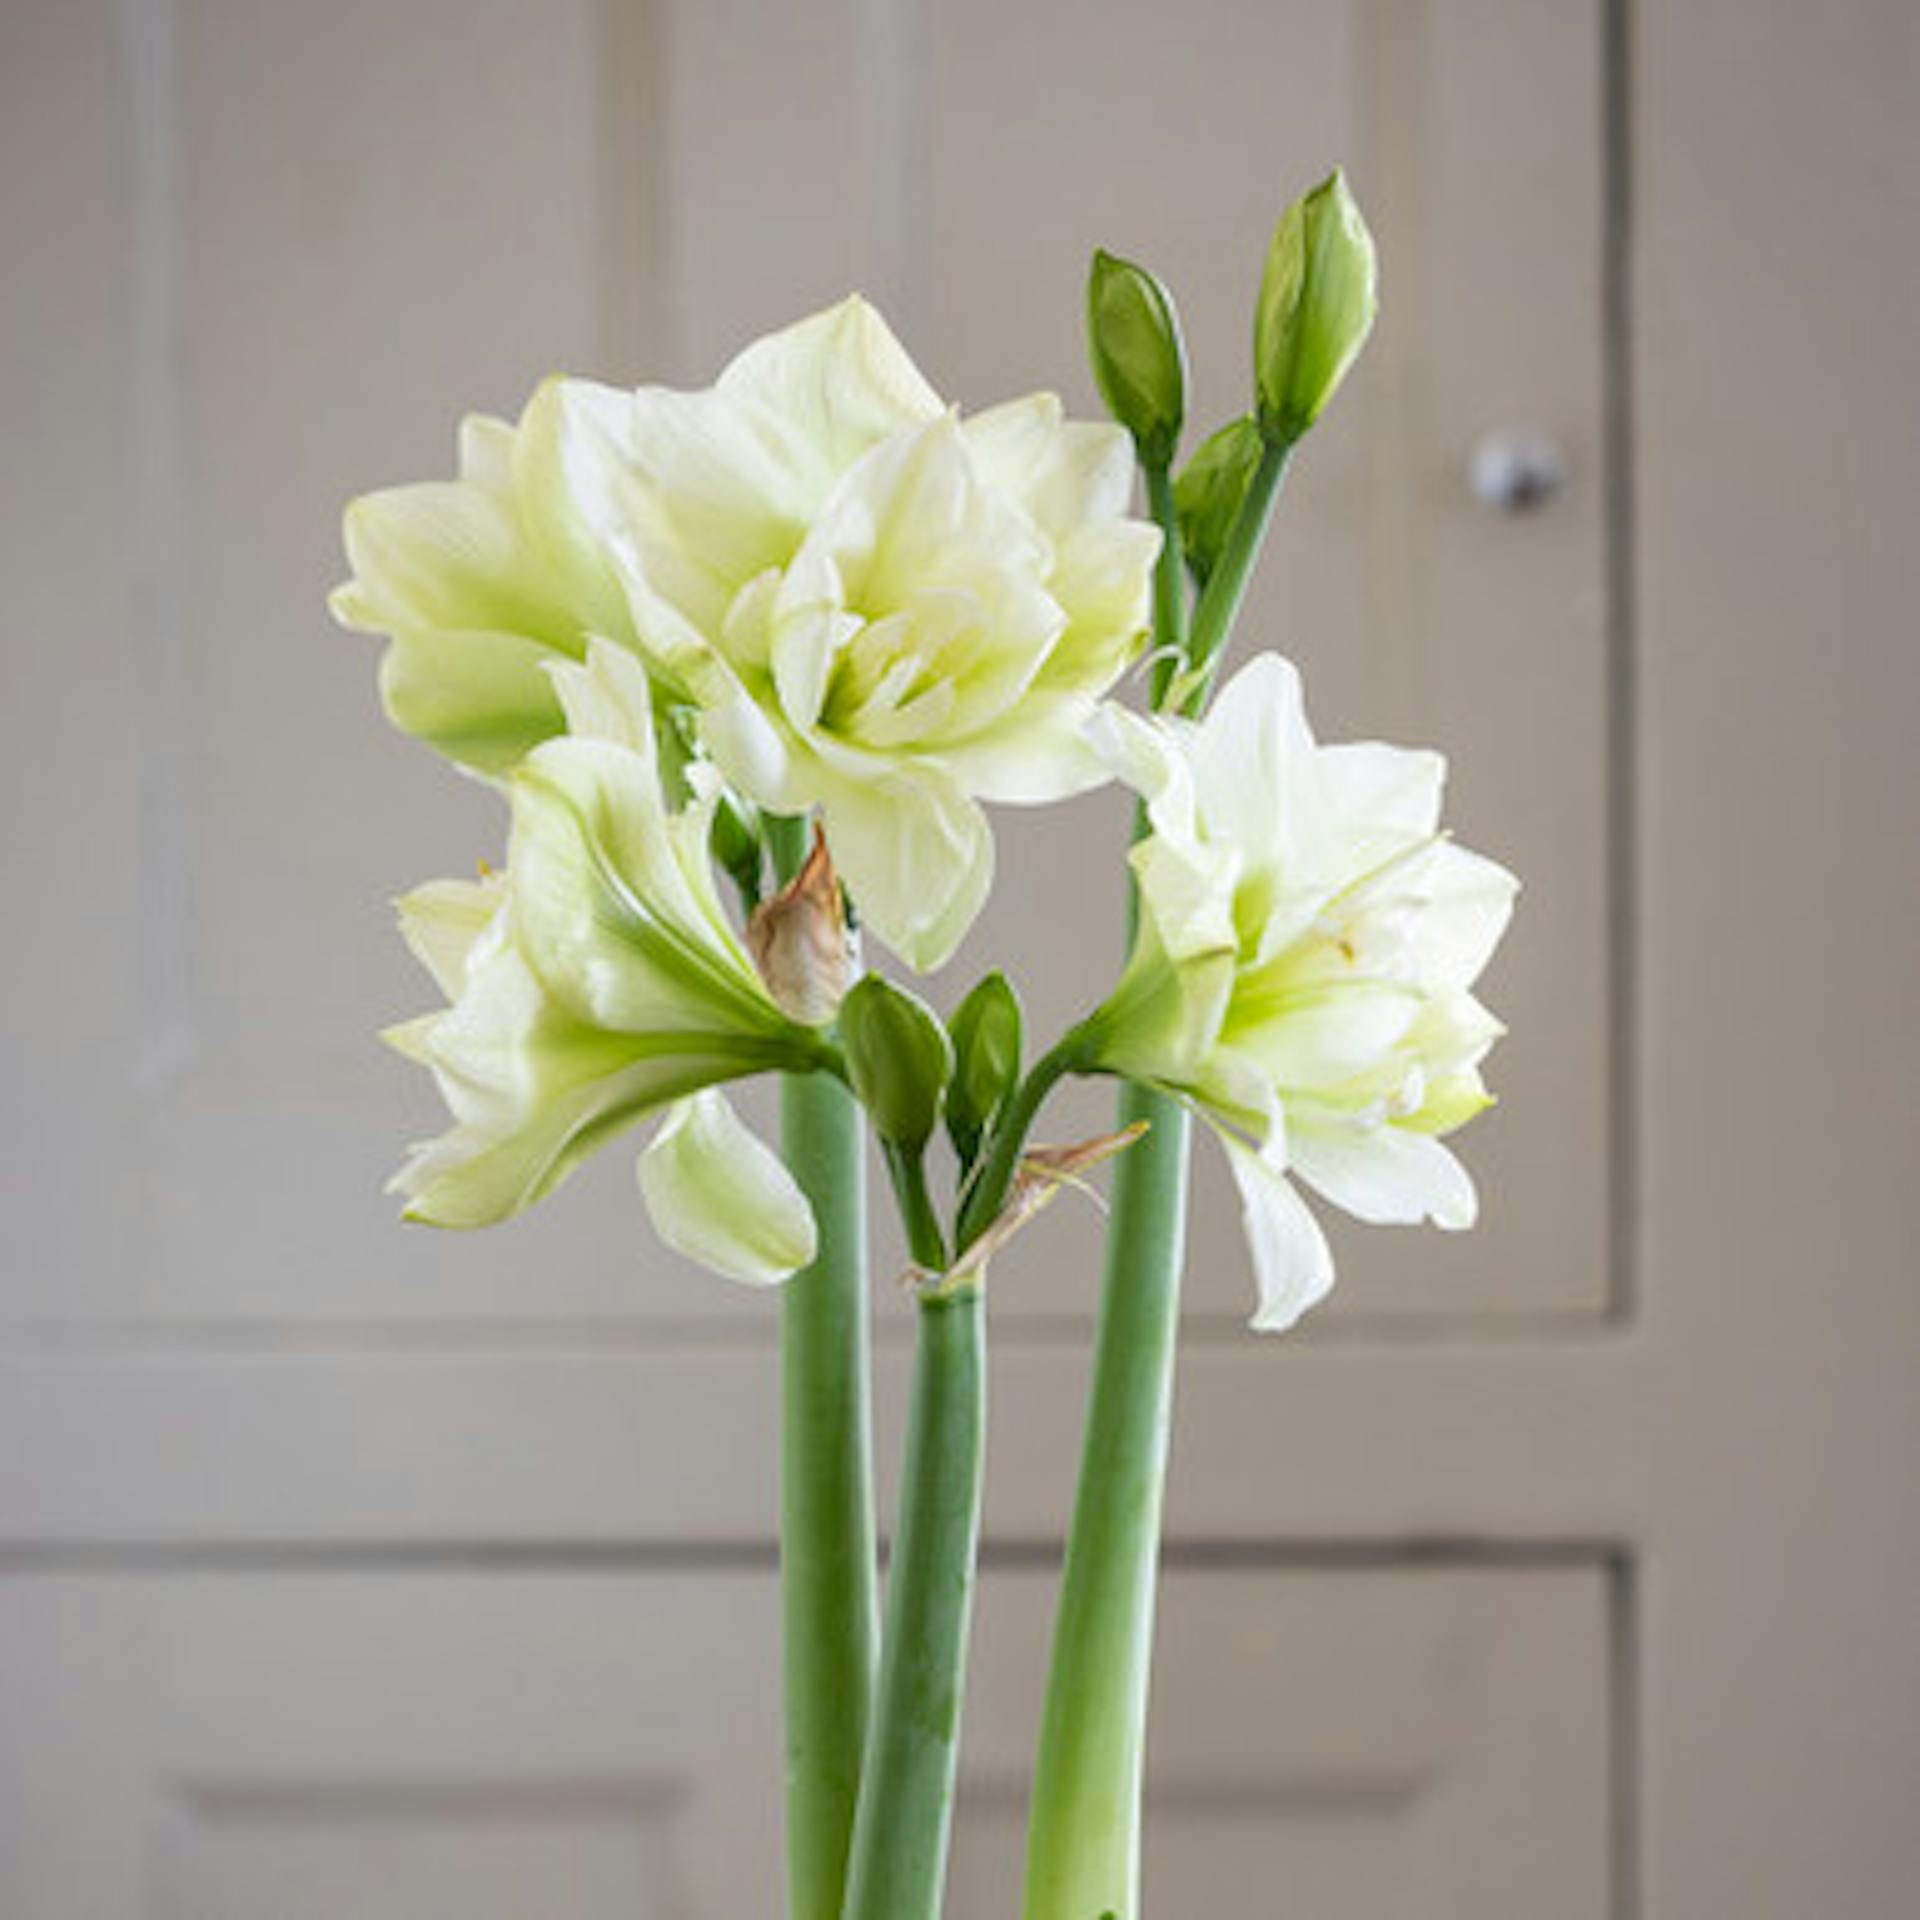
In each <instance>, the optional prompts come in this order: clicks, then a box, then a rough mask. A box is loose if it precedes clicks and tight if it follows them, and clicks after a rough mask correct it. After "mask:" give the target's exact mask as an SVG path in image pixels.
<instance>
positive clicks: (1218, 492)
mask: <svg viewBox="0 0 1920 1920" xmlns="http://www.w3.org/2000/svg"><path fill="white" fill-rule="evenodd" d="M1261 444H1262V443H1261V439H1260V429H1259V427H1258V426H1257V425H1256V424H1255V423H1254V420H1253V417H1252V416H1251V415H1248V416H1247V417H1246V418H1244V419H1240V420H1235V421H1233V422H1232V423H1231V424H1230V425H1227V426H1224V427H1222V428H1221V429H1220V431H1219V432H1218V433H1215V434H1210V435H1208V437H1207V438H1206V439H1205V440H1203V441H1201V443H1200V446H1199V449H1198V451H1196V452H1195V454H1194V456H1193V458H1192V459H1191V460H1189V461H1188V462H1187V464H1186V466H1185V467H1184V468H1183V469H1182V470H1181V473H1180V477H1179V479H1178V480H1176V481H1175V482H1174V483H1173V504H1174V510H1175V512H1176V513H1178V514H1179V516H1180V545H1181V549H1182V551H1183V552H1184V553H1185V554H1186V557H1187V565H1188V566H1189V567H1190V568H1191V569H1192V570H1193V577H1194V578H1195V579H1196V580H1198V581H1199V582H1200V583H1201V584H1202V585H1203V586H1204V585H1205V584H1206V581H1207V579H1208V577H1209V576H1210V575H1211V574H1212V572H1213V569H1214V567H1215V565H1216V564H1217V563H1218V561H1219V559H1220V550H1221V549H1222V548H1223V547H1224V546H1225V545H1226V544H1227V535H1228V534H1229V533H1231V532H1232V531H1233V523H1234V521H1235V520H1236V519H1237V518H1238V517H1239V514H1240V503H1241V501H1243V500H1244V499H1245V498H1246V497H1247V483H1248V482H1249V481H1250V480H1252V478H1253V470H1254V468H1255V467H1257V466H1258V465H1259V464H1260V449H1261Z"/></svg>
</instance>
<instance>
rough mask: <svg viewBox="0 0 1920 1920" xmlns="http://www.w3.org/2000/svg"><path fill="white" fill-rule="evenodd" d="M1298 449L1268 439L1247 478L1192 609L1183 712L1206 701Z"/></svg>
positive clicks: (1194, 709)
mask: <svg viewBox="0 0 1920 1920" xmlns="http://www.w3.org/2000/svg"><path fill="white" fill-rule="evenodd" d="M1292 451H1293V449H1292V448H1291V447H1289V446H1286V445H1283V444H1282V443H1281V442H1279V441H1277V440H1269V441H1268V442H1267V443H1266V444H1265V446H1263V447H1262V448H1261V450H1260V464H1259V465H1258V466H1256V467H1255V468H1254V470H1253V477H1252V478H1251V479H1250V480H1249V481H1248V482H1247V493H1246V498H1245V499H1244V500H1242V501H1241V503H1240V511H1239V512H1238V514H1236V515H1235V516H1234V522H1233V526H1232V528H1231V530H1230V531H1229V532H1228V534H1227V544H1226V545H1225V546H1224V547H1223V548H1221V550H1220V558H1219V559H1218V560H1217V561H1215V562H1214V568H1213V572H1212V573H1211V574H1210V575H1209V576H1208V578H1207V585H1206V590H1205V591H1204V592H1203V593H1202V594H1201V596H1200V600H1199V603H1198V605H1196V606H1195V608H1194V610H1193V634H1192V638H1191V640H1190V641H1189V643H1188V646H1187V658H1188V661H1189V662H1190V663H1191V668H1192V675H1193V677H1192V680H1191V682H1190V684H1189V689H1188V692H1187V695H1186V698H1185V699H1184V701H1183V702H1182V708H1183V711H1185V712H1187V713H1197V712H1198V711H1199V710H1200V708H1201V707H1202V706H1203V705H1204V704H1205V702H1206V697H1207V683H1208V681H1209V680H1210V679H1211V677H1212V675H1213V673H1214V671H1215V670H1216V668H1217V667H1218V664H1219V656H1220V650H1221V648H1222V647H1224V646H1225V645H1226V641H1227V635H1228V634H1229V633H1231V632H1232V631H1233V621H1234V616H1235V615H1236V614H1237V613H1238V612H1239V611H1240V602H1241V601H1242V600H1244V599H1245V598H1246V593H1247V582H1248V581H1249V580H1251V579H1252V578H1253V568H1254V563H1255V562H1256V561H1257V560H1258V559H1259V558H1260V546H1261V542H1262V541H1264V540H1265V539H1266V537H1267V522H1268V521H1269V520H1271V519H1272V518H1273V503H1274V501H1275V500H1276V499H1278V498H1279V494H1280V482H1281V481H1282V480H1283V479H1285V478H1286V472H1287V461H1288V458H1289V457H1290V455H1291V454H1292Z"/></svg>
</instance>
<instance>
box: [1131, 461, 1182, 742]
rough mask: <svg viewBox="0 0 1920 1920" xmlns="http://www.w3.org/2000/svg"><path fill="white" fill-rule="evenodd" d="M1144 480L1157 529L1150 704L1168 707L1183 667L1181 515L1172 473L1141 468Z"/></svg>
mask: <svg viewBox="0 0 1920 1920" xmlns="http://www.w3.org/2000/svg"><path fill="white" fill-rule="evenodd" d="M1141 471H1142V472H1143V473H1144V474H1145V475H1146V480H1147V508H1148V511H1149V512H1151V513H1152V515H1153V518H1154V522H1155V524H1156V525H1157V526H1158V527H1159V529H1160V558H1159V560H1158V561H1157V562H1156V563H1155V564H1154V569H1153V644H1154V649H1155V653H1156V655H1157V658H1156V659H1155V660H1154V663H1153V705H1154V710H1155V711H1156V712H1157V711H1158V710H1159V709H1160V708H1162V707H1164V706H1165V705H1166V704H1167V694H1168V693H1169V691H1170V690H1171V689H1172V686H1173V683H1174V679H1175V677H1176V676H1177V675H1178V673H1179V672H1180V669H1181V668H1182V667H1184V666H1185V665H1186V652H1187V579H1186V565H1187V563H1186V556H1185V555H1184V553H1183V552H1182V551H1181V544H1180V515H1179V511H1178V509H1177V508H1176V507H1175V505H1174V498H1173V472H1172V469H1171V468H1170V467H1168V466H1165V465H1156V466H1146V465H1144V464H1143V465H1142V467H1141Z"/></svg>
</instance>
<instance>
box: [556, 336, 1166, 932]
mask: <svg viewBox="0 0 1920 1920" xmlns="http://www.w3.org/2000/svg"><path fill="white" fill-rule="evenodd" d="M563 405H564V410H565V415H566V419H565V426H564V429H563V435H562V438H563V444H564V448H565V466H566V475H567V482H568V486H569V489H570V491H571V494H572V497H573V499H574V500H575V502H576V503H577V504H578V506H579V508H580V510H581V511H582V512H583V513H584V514H585V516H586V518H587V519H588V521H589V522H590V523H591V524H592V525H593V527H594V529H595V531H596V534H597V535H598V538H599V540H600V542H601V544H602V546H603V548H604V550H605V551H606V552H607V553H609V554H610V555H612V557H613V559H614V561H615V562H616V564H617V566H618V568H619V571H620V573H621V576H622V579H623V581H624V583H625V586H626V588H627V593H628V599H629V605H630V609H631V614H632V621H633V630H634V633H635V636H636V639H637V643H638V645H639V647H640V649H641V651H642V653H643V654H644V655H645V657H646V659H647V660H648V662H649V664H650V666H651V667H652V668H653V669H654V672H655V675H656V678H657V679H659V680H661V681H663V682H664V683H665V684H666V685H667V686H669V687H670V688H671V690H672V693H673V695H674V697H676V698H679V699H684V700H685V701H687V702H689V703H690V704H692V705H693V706H694V707H696V708H697V709H698V710H699V726H700V732H701V735H702V738H703V739H704V741H705V744H706V746H707V749H708V750H709V751H710V752H711V753H712V755H713V756H714V759H715V760H716V761H717V763H718V764H719V766H720V767H721V768H722V770H723V771H724V772H725V774H726V776H727V778H728V780H730V781H731V782H732V783H733V784H734V785H735V786H736V787H737V788H739V789H740V790H741V791H742V792H744V793H746V794H748V795H750V796H751V797H752V798H753V799H755V800H756V801H758V802H760V803H761V804H762V805H763V806H766V807H769V808H772V809H775V810H777V811H780V812H786V813H796V812H800V811H803V810H805V809H807V808H810V807H818V808H819V809H820V810H821V813H822V815H823V818H824V822H825V826H826V832H827V838H828V840H829V842H830V844H831V846H832V849H833V859H834V864H835V866H836V867H837V869H838V870H839V872H840V875H841V877H842V878H843V879H844V880H845V882H846V884H847V888H848V891H849V892H850V893H851V895H852V896H853V899H854V902H855V904H856V906H857V907H858V909H859V912H860V915H861V917H862V919H863V920H864V922H865V923H866V924H867V925H868V926H869V927H871V928H872V929H873V930H874V931H875V933H876V934H877V935H878V936H879V937H880V938H881V939H882V940H884V941H885V942H886V943H887V944H888V945H889V946H890V947H891V948H893V950H894V951H895V952H896V953H898V954H899V955H900V956H901V957H902V958H903V959H904V960H906V961H907V963H908V964H909V965H911V966H914V967H916V968H921V969H925V968H929V967H933V966H937V965H938V964H939V963H940V962H941V961H943V960H944V959H945V958H946V957H947V956H948V955H949V954H950V953H951V952H952V950H953V948H954V947H955V946H956V945H957V943H958V942H959V940H960V938H961V936H962V935H963V934H964V933H965V931H966V929H967V927H968V925H969V924H970V922H971V921H972V919H973V917H974V915H975V914H976V913H977V912H978V910H979V908H980V905H981V902H982V901H983V899H984V898H985V896H986V892H987V889H988V886H989V884H990V881H991V878H992V851H993V847H992V839H991V835H990V833H989V830H988V826H987V822H986V819H985V816H984V814H983V813H982V811H981V809H980V806H979V805H978V802H979V801H981V800H994V801H1006V802H1017V803H1033V802H1042V801H1050V800H1055V799H1059V798H1062V797H1064V796H1066V795H1068V794H1071V793H1075V792H1078V791H1081V790H1083V789H1085V788H1086V787H1089V786H1093V785H1097V784H1098V783H1099V782H1101V781H1102V780H1104V779H1105V778H1106V777H1107V774H1106V771H1105V769H1104V767H1103V766H1102V764H1101V762H1100V761H1099V759H1098V757H1097V756H1096V755H1094V754H1093V753H1092V752H1091V751H1090V750H1089V748H1088V745H1087V741H1086V738H1085V733H1084V727H1085V723H1086V721H1087V720H1088V718H1089V716H1090V715H1091V713H1092V711H1093V708H1094V706H1095V704H1096V702H1097V700H1098V699H1099V697H1100V696H1101V695H1102V694H1103V693H1105V692H1106V690H1107V689H1108V688H1109V687H1110V686H1111V685H1112V683H1113V681H1114V680H1115V678H1116V677H1117V676H1118V674H1119V673H1120V672H1121V670H1122V669H1123V668H1124V667H1125V666H1126V664H1127V662H1128V661H1129V660H1130V659H1131V658H1132V657H1133V656H1134V654H1135V652H1136V651H1137V649H1138V647H1139V645H1140V642H1141V640H1142V638H1143V636H1144V634H1145V630H1146V626H1147V618H1148V599H1149V590H1150V583H1151V575H1152V568H1153V562H1154V558H1155V555H1156V554H1157V552H1158V549H1159V537H1160V536H1159V533H1158V530H1157V529H1155V528H1154V527H1152V526H1150V525H1147V524H1145V523H1143V522H1141V521H1137V520H1134V519H1131V518H1129V517H1128V511H1127V509H1128V502H1129V497H1130V492H1131V487H1132V478H1133V454H1132V448H1131V445H1130V443H1129V441H1128V438H1127V435H1126V434H1125V433H1124V432H1123V431H1122V430H1121V429H1120V428H1118V427H1112V426H1106V425H1094V424H1089V423H1082V422H1077V421H1070V420H1066V419H1064V418H1063V417H1062V415H1061V410H1060V404H1059V402H1058V400H1057V399H1055V398H1054V397H1053V396H1052V395H1050V394H1036V395H1033V396H1031V397H1029V398H1026V399H1022V400H1015V401H1011V402H1009V403H1007V404H1006V405H1003V406H998V407H994V408H992V409H990V410H989V411H987V412H984V413H980V414H977V415H974V416H972V417H971V418H968V419H965V420H963V419H961V418H959V417H958V415H957V414H955V413H953V412H952V411H950V410H949V409H947V408H945V407H944V406H943V405H942V404H941V402H940V399H939V397H938V396H937V395H936V394H935V393H934V391H933V389H932V388H931V387H929V386H928V385H927V383H926V381H925V380H924V379H922V378H921V376H920V374H919V372H918V371H917V370H916V369H915V367H914V365H913V363H912V361H911V360H909V359H908V357H907V355H906V353H905V351H904V350H903V349H902V348H901V346H900V344H899V342H898V341H896V340H895V338H894V337H893V335H892V334H891V333H890V332H889V331H888V330H887V327H886V325H885V323H884V322H883V321H882V320H881V318H880V316H879V315H878V314H877V313H875V312H874V310H873V309H872V308H871V307H869V306H868V305H867V304H866V303H865V302H864V301H861V300H859V299H851V300H848V301H846V302H844V303H843V304H841V305H840V306H837V307H834V308H831V309H829V310H828V311H826V312H823V313H819V314H815V315H814V316H813V317H812V318H810V319H807V320H803V321H801V322H800V323H799V324H798V325H796V326H792V327H789V328H787V329H786V330H785V331H784V332H780V333H776V334H773V335H771V336H770V337H768V338H766V339H763V340H761V341H759V342H757V343H756V344H754V345H753V346H751V347H749V348H748V349H747V350H746V351H745V352H744V353H742V354H741V355H740V356H739V357H738V358H737V359H736V360H734V361H733V362H732V364H731V365H729V366H728V367H727V368H726V370H725V371H724V372H723V373H722V374H721V376H720V378H719V380H718V382H717V383H716V384H715V385H714V386H713V387H711V388H709V389H707V390H705V391H701V392H693V393H685V392H675V391H670V390H668V389H666V388H661V387H643V388H641V389H640V390H639V391H638V392H633V393H628V392H618V391H615V390H613V389H611V388H607V387H601V386H594V385H590V384H588V383H585V382H577V381H576V382H569V383H567V385H566V387H565V389H564V392H563Z"/></svg>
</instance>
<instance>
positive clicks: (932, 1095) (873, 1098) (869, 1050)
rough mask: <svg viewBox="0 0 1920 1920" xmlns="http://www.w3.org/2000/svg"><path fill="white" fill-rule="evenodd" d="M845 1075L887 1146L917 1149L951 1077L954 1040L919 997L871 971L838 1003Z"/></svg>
mask: <svg viewBox="0 0 1920 1920" xmlns="http://www.w3.org/2000/svg"><path fill="white" fill-rule="evenodd" d="M840 1044H841V1046H842V1048H843V1049H844V1050H845V1052H846V1056H847V1077H848V1078H849V1079H850V1080H851V1081H852V1082H853V1091H854V1094H855V1096H856V1097H857V1098H858V1100H859V1102H860V1104H861V1105H862V1106H863V1107H865V1108H866V1110H867V1113H868V1115H869V1117H870V1118H871V1119H872V1121H873V1130H874V1132H875V1133H877V1134H878V1135H879V1136H880V1138H881V1139H882V1140H884V1141H885V1142H886V1143H887V1144H888V1145H889V1146H893V1147H899V1148H901V1149H903V1150H904V1151H906V1152H908V1153H918V1152H919V1151H920V1150H921V1148H923V1147H924V1146H925V1145H926V1144H927V1138H928V1136H929V1135H930V1134H931V1133H932V1132H933V1129H934V1123H935V1122H936V1121H937V1120H938V1119H939V1118H940V1101H941V1096H942V1095H943V1094H944V1093H945V1092H946V1089H947V1082H948V1080H949V1079H950V1078H951V1077H952V1074H953V1044H952V1042H951V1041H949V1040H948V1038H947V1030H946V1028H945V1027H943V1026H942V1025H941V1024H940V1017H939V1015H938V1014H936V1013H935V1012H934V1011H933V1009H932V1008H931V1007H929V1006H928V1005H927V1003H926V1002H925V1001H924V1000H921V999H919V998H918V997H916V996H915V995H913V994H911V993H908V992H907V991H906V989H905V988H904V987H896V986H895V985H894V984H893V982H892V981H891V980H888V979H885V978H883V977H882V976H881V975H879V974H877V973H869V974H866V975H863V976H862V978H861V979H859V980H858V981H856V982H855V984H854V986H853V988H852V990H851V991H850V992H849V993H848V994H847V997H846V999H845V1000H844V1001H842V1002H841V1006H840Z"/></svg>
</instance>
